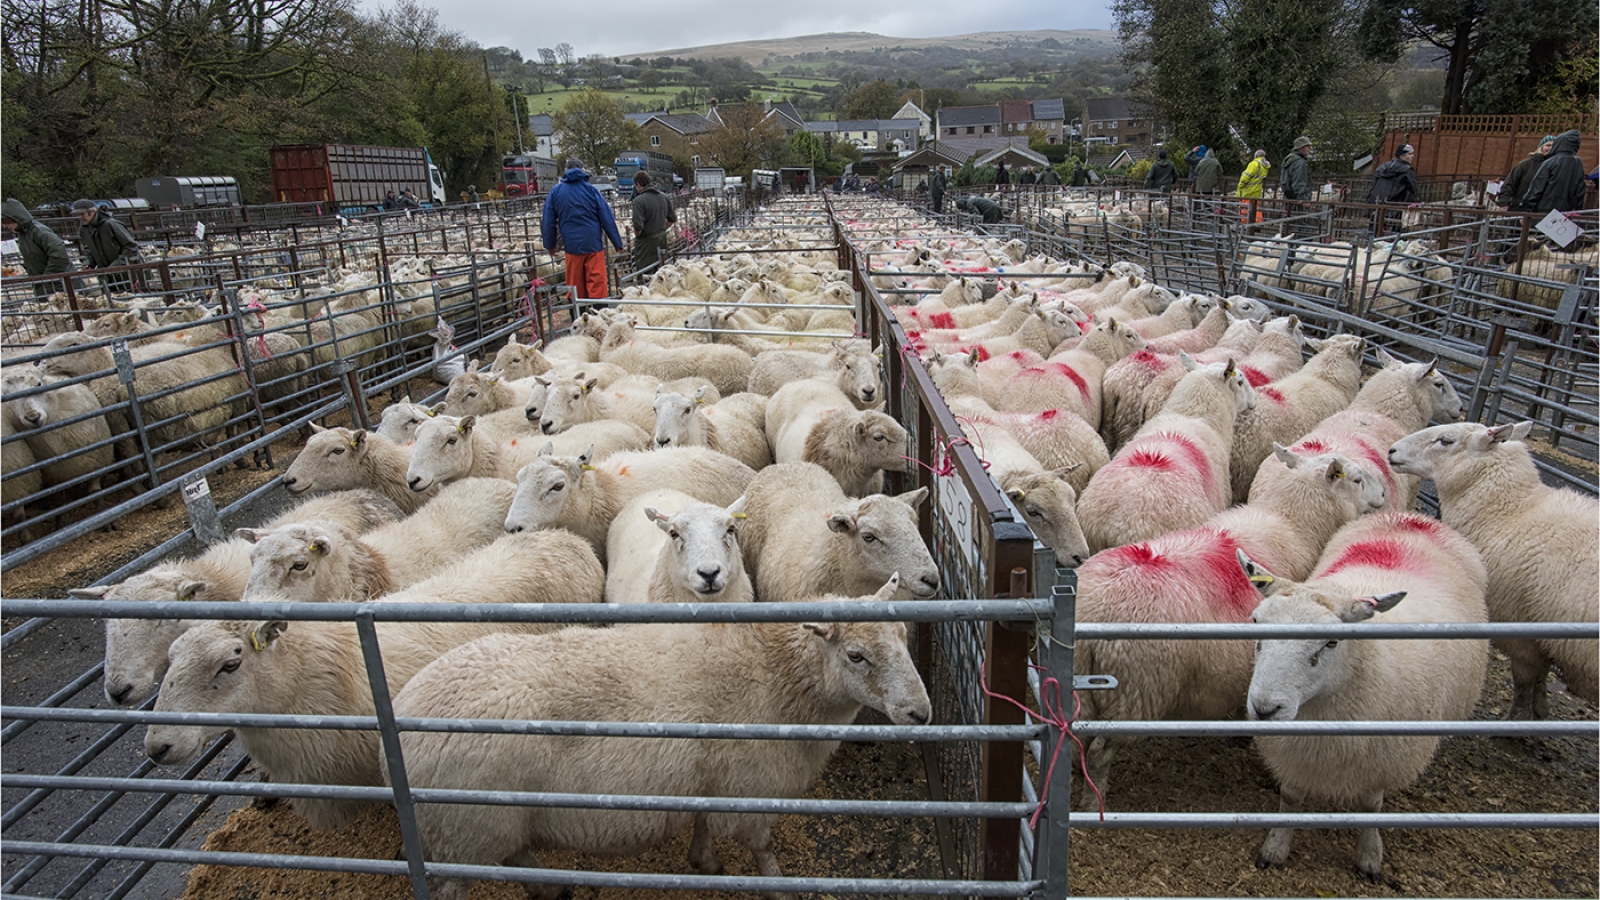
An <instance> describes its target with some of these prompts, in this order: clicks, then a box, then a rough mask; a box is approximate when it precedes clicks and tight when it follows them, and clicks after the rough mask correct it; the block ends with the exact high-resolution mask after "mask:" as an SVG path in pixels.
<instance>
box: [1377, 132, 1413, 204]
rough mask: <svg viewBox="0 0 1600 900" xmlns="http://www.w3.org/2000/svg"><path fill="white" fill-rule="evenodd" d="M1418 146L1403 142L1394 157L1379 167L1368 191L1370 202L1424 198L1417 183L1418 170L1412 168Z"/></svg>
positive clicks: (1411, 200) (1405, 201) (1403, 201)
mask: <svg viewBox="0 0 1600 900" xmlns="http://www.w3.org/2000/svg"><path fill="white" fill-rule="evenodd" d="M1416 155H1417V148H1415V147H1413V146H1411V145H1410V144H1401V145H1400V148H1399V149H1398V150H1396V151H1395V152H1394V159H1391V160H1389V161H1388V162H1386V163H1384V164H1383V165H1381V166H1379V167H1378V171H1376V172H1374V173H1373V175H1372V188H1371V189H1370V190H1369V191H1367V202H1368V203H1416V202H1418V201H1419V200H1421V199H1422V189H1421V188H1420V187H1419V186H1418V185H1417V172H1416V170H1415V169H1413V168H1411V161H1412V160H1414V159H1416Z"/></svg>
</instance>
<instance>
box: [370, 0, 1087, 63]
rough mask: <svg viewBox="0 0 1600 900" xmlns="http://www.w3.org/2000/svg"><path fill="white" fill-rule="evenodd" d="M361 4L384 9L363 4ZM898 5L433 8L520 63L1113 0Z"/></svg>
mask: <svg viewBox="0 0 1600 900" xmlns="http://www.w3.org/2000/svg"><path fill="white" fill-rule="evenodd" d="M424 2H427V0H424ZM364 5H366V6H367V7H368V8H372V7H381V6H387V5H388V4H387V3H382V2H376V0H368V2H367V3H365V4H364ZM897 6H898V7H899V8H897V9H893V10H890V9H884V8H882V7H875V8H872V9H871V10H870V11H869V10H868V9H867V8H864V7H863V4H862V3H861V2H860V0H805V2H778V3H762V2H750V0H670V2H667V3H645V4H633V5H621V6H618V5H615V4H607V5H603V6H597V7H587V6H584V5H582V4H580V5H578V6H576V7H565V8H552V7H548V6H542V5H530V4H527V3H511V2H508V0H452V2H449V3H438V4H437V8H438V10H439V20H440V24H442V25H444V26H445V27H446V28H451V29H454V30H457V31H460V32H462V33H464V34H465V35H466V36H467V37H469V38H471V39H472V40H474V41H477V42H478V43H479V44H481V45H482V46H484V47H500V46H505V47H511V48H513V49H516V50H520V51H522V55H523V57H524V58H528V57H534V56H536V53H535V51H536V50H537V48H539V47H554V46H555V45H556V44H558V43H560V42H562V41H566V42H567V43H569V44H571V45H572V47H573V49H574V50H575V51H576V52H577V54H578V55H579V56H584V55H587V54H590V53H601V54H604V55H606V56H633V55H635V54H641V53H646V52H648V51H651V50H668V49H673V48H677V47H696V46H700V45H704V44H720V43H725V42H728V41H747V40H762V39H772V38H781V37H793V36H796V35H802V34H821V33H824V32H830V31H869V32H875V33H877V34H883V35H889V36H891V37H939V36H944V35H956V34H968V33H971V32H974V31H1024V30H1032V29H1036V28H1062V29H1072V28H1110V27H1111V13H1110V10H1109V0H1017V2H1014V3H1005V4H1001V5H1000V6H995V5H992V4H987V3H976V2H972V0H921V2H918V3H915V4H898V5H897ZM880 10H881V11H880Z"/></svg>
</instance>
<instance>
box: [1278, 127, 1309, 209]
mask: <svg viewBox="0 0 1600 900" xmlns="http://www.w3.org/2000/svg"><path fill="white" fill-rule="evenodd" d="M1278 186H1279V187H1280V188H1282V189H1283V199H1285V200H1310V199H1311V138H1309V137H1306V136H1305V135H1303V134H1302V135H1300V136H1299V137H1297V138H1295V139H1294V149H1293V150H1291V151H1289V155H1288V156H1285V157H1284V158H1283V174H1282V175H1279V176H1278Z"/></svg>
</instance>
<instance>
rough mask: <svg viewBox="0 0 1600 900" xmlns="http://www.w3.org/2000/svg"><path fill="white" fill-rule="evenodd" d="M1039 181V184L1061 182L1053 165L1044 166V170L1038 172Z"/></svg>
mask: <svg viewBox="0 0 1600 900" xmlns="http://www.w3.org/2000/svg"><path fill="white" fill-rule="evenodd" d="M1039 183H1040V184H1060V183H1061V176H1060V175H1059V174H1057V173H1056V167H1055V166H1045V167H1044V171H1043V172H1040V173H1039Z"/></svg>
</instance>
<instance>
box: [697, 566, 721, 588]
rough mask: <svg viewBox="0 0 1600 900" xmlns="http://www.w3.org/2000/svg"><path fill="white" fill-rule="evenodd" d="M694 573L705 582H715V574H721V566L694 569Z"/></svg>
mask: <svg viewBox="0 0 1600 900" xmlns="http://www.w3.org/2000/svg"><path fill="white" fill-rule="evenodd" d="M694 573H695V574H696V575H699V576H700V580H701V581H703V582H705V583H706V584H715V583H716V581H717V576H718V575H721V574H722V567H721V566H710V567H708V568H704V569H695V570H694Z"/></svg>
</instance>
